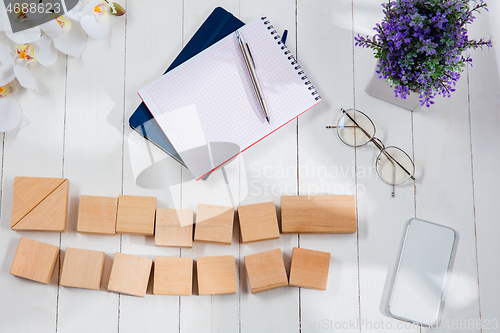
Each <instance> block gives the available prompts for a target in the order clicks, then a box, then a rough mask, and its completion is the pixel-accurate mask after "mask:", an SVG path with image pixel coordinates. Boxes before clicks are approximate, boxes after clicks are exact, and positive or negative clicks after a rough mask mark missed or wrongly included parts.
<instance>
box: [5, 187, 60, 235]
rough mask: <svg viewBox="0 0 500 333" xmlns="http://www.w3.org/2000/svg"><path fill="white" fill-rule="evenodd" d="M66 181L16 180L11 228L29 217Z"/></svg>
mask: <svg viewBox="0 0 500 333" xmlns="http://www.w3.org/2000/svg"><path fill="white" fill-rule="evenodd" d="M65 180H66V179H64V178H41V177H16V178H14V197H13V200H12V219H11V227H14V226H15V225H16V224H17V222H19V221H20V220H21V219H22V218H23V217H25V216H26V215H28V213H29V212H30V211H32V210H33V208H35V207H36V206H37V205H38V204H39V203H40V202H42V201H43V199H45V198H46V197H48V196H49V194H50V193H52V192H53V191H54V190H55V189H56V188H57V187H58V186H59V185H61V184H62V183H63V182H64V181H65Z"/></svg>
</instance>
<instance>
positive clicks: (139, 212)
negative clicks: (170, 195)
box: [116, 195, 156, 236]
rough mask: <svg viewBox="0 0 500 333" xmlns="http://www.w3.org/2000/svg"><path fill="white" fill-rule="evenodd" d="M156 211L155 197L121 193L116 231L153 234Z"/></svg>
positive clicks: (118, 232)
mask: <svg viewBox="0 0 500 333" xmlns="http://www.w3.org/2000/svg"><path fill="white" fill-rule="evenodd" d="M155 212H156V198H155V197H139V196H133V195H120V198H119V199H118V216H117V220H116V233H117V234H134V235H145V236H153V235H154V230H155Z"/></svg>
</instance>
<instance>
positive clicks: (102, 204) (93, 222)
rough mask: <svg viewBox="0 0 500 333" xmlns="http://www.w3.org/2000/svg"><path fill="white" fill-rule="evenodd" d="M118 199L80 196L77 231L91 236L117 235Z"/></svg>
mask: <svg viewBox="0 0 500 333" xmlns="http://www.w3.org/2000/svg"><path fill="white" fill-rule="evenodd" d="M117 209H118V198H111V197H97V196H90V195H82V196H80V208H79V211H78V226H77V230H78V232H80V233H89V234H103V235H115V234H116V230H115V228H116V212H117Z"/></svg>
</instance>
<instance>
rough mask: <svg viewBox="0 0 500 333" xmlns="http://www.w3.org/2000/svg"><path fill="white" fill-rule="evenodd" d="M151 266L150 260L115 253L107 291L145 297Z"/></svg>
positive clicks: (151, 261)
mask: <svg viewBox="0 0 500 333" xmlns="http://www.w3.org/2000/svg"><path fill="white" fill-rule="evenodd" d="M152 265H153V260H151V259H148V258H142V257H137V256H133V255H130V254H124V253H120V252H116V253H115V258H114V259H113V266H112V267H111V274H110V276H109V282H108V290H109V291H114V292H117V293H122V294H127V295H133V296H140V297H144V296H146V289H147V287H148V282H149V275H150V274H151V266H152Z"/></svg>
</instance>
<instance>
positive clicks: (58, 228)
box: [12, 179, 69, 232]
mask: <svg viewBox="0 0 500 333" xmlns="http://www.w3.org/2000/svg"><path fill="white" fill-rule="evenodd" d="M45 185H46V182H44V181H43V184H42V186H45ZM34 190H36V188H35V189H34ZM18 195H22V194H18ZM68 197H69V181H68V180H67V179H64V180H62V181H61V182H60V184H59V185H58V186H57V187H56V188H54V189H53V190H52V192H50V194H48V195H47V196H46V197H44V198H43V200H42V201H41V202H39V203H38V204H36V206H34V207H32V209H31V210H30V211H29V212H28V213H27V214H26V215H25V216H23V217H22V218H21V219H20V220H19V221H17V222H16V223H14V221H12V223H13V226H12V229H13V230H16V231H20V230H32V231H53V232H66V228H67V222H68Z"/></svg>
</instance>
